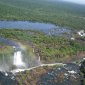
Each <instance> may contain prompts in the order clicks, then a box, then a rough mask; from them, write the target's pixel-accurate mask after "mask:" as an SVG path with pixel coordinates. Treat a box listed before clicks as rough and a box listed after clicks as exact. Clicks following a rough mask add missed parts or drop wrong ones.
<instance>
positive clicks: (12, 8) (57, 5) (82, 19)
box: [0, 0, 85, 29]
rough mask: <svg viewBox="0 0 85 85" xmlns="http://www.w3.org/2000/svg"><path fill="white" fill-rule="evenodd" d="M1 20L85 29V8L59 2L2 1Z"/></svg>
mask: <svg viewBox="0 0 85 85" xmlns="http://www.w3.org/2000/svg"><path fill="white" fill-rule="evenodd" d="M0 20H30V21H38V22H47V23H48V22H49V23H54V24H56V25H60V26H65V27H69V28H74V29H85V6H84V5H77V4H72V3H66V2H62V1H59V0H58V1H55V0H54V1H52V0H0Z"/></svg>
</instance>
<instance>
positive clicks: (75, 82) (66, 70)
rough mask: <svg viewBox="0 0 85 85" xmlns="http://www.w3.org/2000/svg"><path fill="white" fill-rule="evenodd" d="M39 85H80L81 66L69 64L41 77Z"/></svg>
mask: <svg viewBox="0 0 85 85" xmlns="http://www.w3.org/2000/svg"><path fill="white" fill-rule="evenodd" d="M37 85H80V75H79V66H77V65H75V64H71V63H69V64H67V65H65V66H64V67H61V68H56V69H52V70H51V71H48V72H47V73H46V74H43V75H41V76H40V79H39V81H38V82H37Z"/></svg>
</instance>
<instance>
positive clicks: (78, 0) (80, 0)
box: [63, 0, 85, 5]
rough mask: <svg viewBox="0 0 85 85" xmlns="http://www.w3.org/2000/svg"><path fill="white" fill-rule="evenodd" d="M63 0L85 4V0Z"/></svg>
mask: <svg viewBox="0 0 85 85" xmlns="http://www.w3.org/2000/svg"><path fill="white" fill-rule="evenodd" d="M63 1H68V2H73V3H77V4H84V5H85V0H63Z"/></svg>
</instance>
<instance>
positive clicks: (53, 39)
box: [0, 29, 85, 62]
mask: <svg viewBox="0 0 85 85" xmlns="http://www.w3.org/2000/svg"><path fill="white" fill-rule="evenodd" d="M0 36H1V37H4V38H9V39H11V40H15V41H17V40H18V41H19V42H25V43H29V44H30V45H32V47H33V48H34V52H35V54H36V55H37V56H40V57H41V60H42V61H43V62H44V61H46V62H56V61H58V62H60V61H61V62H64V61H66V59H67V61H68V59H70V60H72V59H73V60H75V59H76V58H77V57H76V56H77V53H79V52H85V46H84V44H85V42H84V41H82V42H83V44H82V43H81V42H78V41H76V40H74V41H73V40H70V39H66V38H64V37H59V36H47V35H45V34H44V33H42V32H39V31H33V30H18V29H0Z"/></svg>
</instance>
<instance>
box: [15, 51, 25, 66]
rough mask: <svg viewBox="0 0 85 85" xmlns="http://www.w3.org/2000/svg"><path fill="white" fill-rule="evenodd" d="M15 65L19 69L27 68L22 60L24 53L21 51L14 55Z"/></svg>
mask: <svg viewBox="0 0 85 85" xmlns="http://www.w3.org/2000/svg"><path fill="white" fill-rule="evenodd" d="M13 64H14V65H15V66H17V67H20V66H24V67H25V63H24V62H23V60H22V53H21V51H17V52H15V53H14V60H13Z"/></svg>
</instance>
